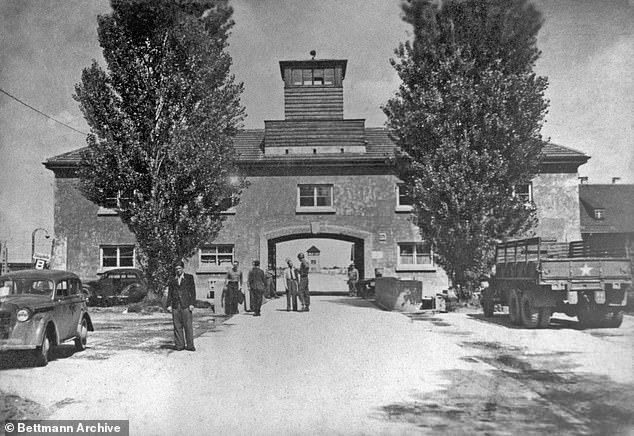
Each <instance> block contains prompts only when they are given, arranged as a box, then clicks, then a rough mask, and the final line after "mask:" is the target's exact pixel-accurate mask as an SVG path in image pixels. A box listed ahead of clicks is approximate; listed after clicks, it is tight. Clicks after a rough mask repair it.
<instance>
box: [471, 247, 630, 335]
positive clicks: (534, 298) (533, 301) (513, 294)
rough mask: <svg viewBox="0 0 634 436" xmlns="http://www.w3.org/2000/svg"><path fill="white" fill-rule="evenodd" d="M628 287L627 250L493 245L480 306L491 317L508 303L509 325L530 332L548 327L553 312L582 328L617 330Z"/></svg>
mask: <svg viewBox="0 0 634 436" xmlns="http://www.w3.org/2000/svg"><path fill="white" fill-rule="evenodd" d="M631 287H632V271H631V263H630V260H629V259H628V258H627V253H626V252H625V248H618V247H609V246H603V247H601V246H597V245H592V244H589V243H588V242H586V241H576V242H571V243H565V242H564V243H562V242H555V241H548V240H543V239H541V238H527V239H519V240H514V241H507V242H503V243H500V244H498V245H497V247H496V259H495V273H494V275H493V277H492V278H491V282H490V286H489V287H488V288H487V289H485V290H484V292H483V293H482V308H483V310H484V315H485V316H486V317H491V316H493V312H494V310H495V309H496V306H498V305H506V306H508V311H509V317H510V320H511V322H512V323H513V324H516V325H523V326H524V327H526V328H531V329H533V328H545V327H547V326H548V325H549V322H550V317H551V315H552V314H553V312H560V313H565V314H566V315H568V316H576V317H577V318H578V319H579V322H580V324H581V326H583V327H584V328H585V327H611V328H617V327H620V325H621V323H622V322H623V309H624V307H625V305H626V304H627V294H628V290H630V289H631Z"/></svg>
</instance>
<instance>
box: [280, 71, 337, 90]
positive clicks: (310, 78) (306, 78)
mask: <svg viewBox="0 0 634 436" xmlns="http://www.w3.org/2000/svg"><path fill="white" fill-rule="evenodd" d="M291 83H292V84H293V86H321V85H332V84H333V83H335V69H334V68H293V69H291Z"/></svg>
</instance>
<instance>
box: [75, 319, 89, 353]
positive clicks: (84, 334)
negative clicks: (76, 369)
mask: <svg viewBox="0 0 634 436" xmlns="http://www.w3.org/2000/svg"><path fill="white" fill-rule="evenodd" d="M87 343H88V322H87V321H86V318H85V317H82V319H81V324H79V328H78V330H77V337H76V338H75V350H76V351H84V350H85V349H86V344H87Z"/></svg>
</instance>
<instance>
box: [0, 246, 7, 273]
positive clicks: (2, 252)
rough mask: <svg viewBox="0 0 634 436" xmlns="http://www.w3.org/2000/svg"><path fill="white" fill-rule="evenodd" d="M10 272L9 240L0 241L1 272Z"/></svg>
mask: <svg viewBox="0 0 634 436" xmlns="http://www.w3.org/2000/svg"><path fill="white" fill-rule="evenodd" d="M8 272H9V249H8V248H7V241H0V274H6V273H8Z"/></svg>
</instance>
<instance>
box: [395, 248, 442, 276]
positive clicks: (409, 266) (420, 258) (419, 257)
mask: <svg viewBox="0 0 634 436" xmlns="http://www.w3.org/2000/svg"><path fill="white" fill-rule="evenodd" d="M432 258H433V257H432V251H431V245H430V244H429V243H428V242H401V243H399V244H398V265H397V269H399V270H416V269H423V268H425V267H430V266H433V261H432Z"/></svg>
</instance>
